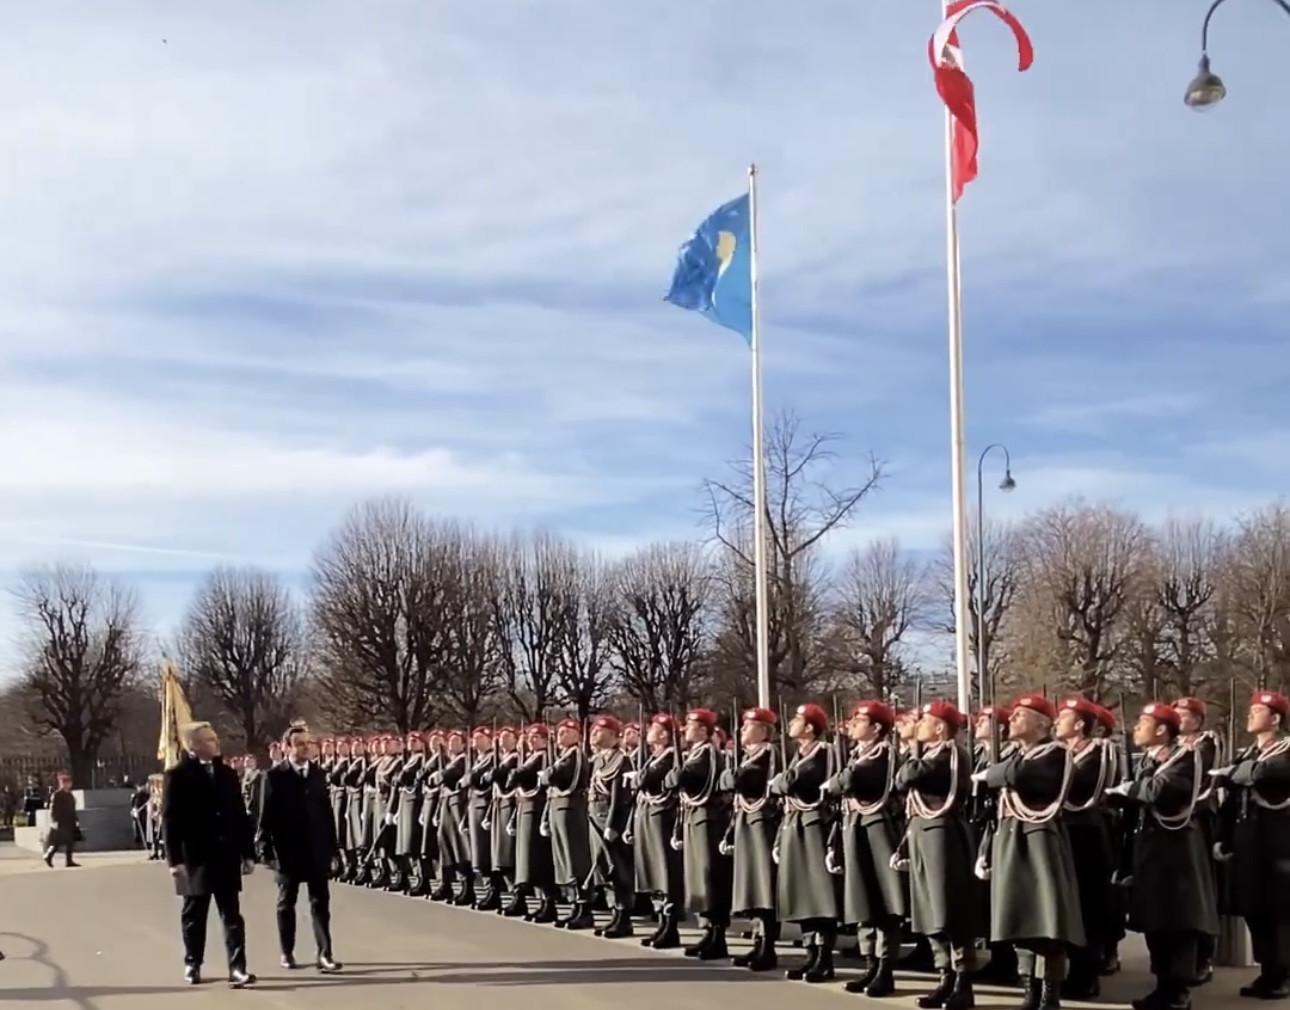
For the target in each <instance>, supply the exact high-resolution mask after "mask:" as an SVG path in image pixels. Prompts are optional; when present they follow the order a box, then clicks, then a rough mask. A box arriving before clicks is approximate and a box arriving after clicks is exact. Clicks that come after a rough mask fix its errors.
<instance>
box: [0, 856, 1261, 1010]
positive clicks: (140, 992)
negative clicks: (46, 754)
mask: <svg viewBox="0 0 1290 1010" xmlns="http://www.w3.org/2000/svg"><path fill="white" fill-rule="evenodd" d="M83 863H84V865H83V867H82V868H80V869H71V870H68V869H61V868H56V869H53V870H50V869H47V868H46V867H45V866H44V864H43V863H41V862H39V860H37V859H35V858H33V857H31V856H30V855H29V854H26V853H23V854H21V855H18V854H15V852H14V850H12V849H8V848H6V849H0V949H2V950H4V952H5V953H6V954H7V955H8V959H7V960H5V961H4V962H2V963H0V1007H17V1006H19V1005H25V1004H28V1003H30V1004H39V1005H40V1006H41V1007H42V1010H43V1008H48V1010H72V1008H75V1010H152V1008H158V1010H159V1008H161V1007H166V1008H168V1010H169V1008H171V1007H175V1006H184V1007H205V1008H211V1010H224V1008H226V1007H257V1008H272V1010H305V1008H308V1010H330V1008H338V1010H339V1008H341V1007H345V1008H351V1007H355V1006H358V1007H361V1008H362V1010H394V1008H403V1007H408V1008H412V1007H418V1008H422V1007H425V1006H426V1005H427V1004H433V1005H436V1006H438V1007H463V1008H465V1007H471V1008H472V1010H485V1008H484V1006H483V1005H484V1004H485V1003H489V1002H492V1001H500V1000H515V999H517V998H518V1000H519V1001H520V1002H521V1003H522V1005H523V1010H556V1008H559V1010H580V1008H582V1007H584V1006H585V1007H587V1008H591V1007H595V1008H597V1010H599V1008H603V1007H604V1006H605V1005H606V1004H608V1003H614V1002H616V1003H618V1004H619V1005H620V1006H622V1007H624V1008H625V1010H636V1008H637V1007H639V1008H640V1010H646V1008H649V1010H655V1008H657V1007H659V1006H664V1007H666V1008H667V1010H711V1008H712V1006H713V1005H714V1002H716V1001H720V1003H722V1004H724V1005H731V1006H738V1007H740V1010H780V1008H782V1007H783V1006H784V1005H785V1004H786V1003H791V1004H792V1006H793V1010H830V1008H832V1010H838V1008H839V1007H845V1006H846V1005H847V1001H851V1002H852V1003H854V1001H856V1000H858V999H860V997H856V996H849V995H847V994H845V993H844V992H842V989H841V985H840V983H839V984H835V985H826V986H807V985H803V984H801V983H793V982H786V981H783V980H782V979H780V978H778V977H775V978H769V977H766V976H755V975H750V974H748V973H746V972H742V971H739V970H738V969H734V968H731V967H729V966H725V965H721V964H717V965H701V964H696V963H693V962H690V961H688V960H686V959H684V958H682V957H679V956H676V955H674V954H673V953H671V952H668V953H660V952H657V951H645V950H642V949H641V948H640V946H639V944H638V943H637V942H636V941H635V940H621V941H607V940H601V939H598V938H596V937H594V936H591V935H590V934H586V933H574V934H568V933H564V932H561V931H559V930H556V929H553V928H551V927H549V926H532V925H528V924H526V923H523V922H515V921H512V920H504V919H501V918H499V917H498V916H495V915H485V914H482V913H478V912H471V911H466V910H461V909H455V908H445V907H443V906H441V905H436V904H432V903H430V902H427V901H424V900H418V899H412V898H404V897H400V896H397V895H391V894H386V893H382V892H374V891H368V890H365V889H357V888H352V887H345V886H337V887H335V888H334V890H333V894H334V897H333V909H334V919H335V926H334V933H335V940H336V953H337V956H339V957H340V958H341V959H342V960H343V961H344V962H345V965H346V971H345V973H344V974H342V975H338V976H328V977H324V976H319V975H318V974H316V973H315V972H314V971H312V970H310V969H301V970H298V971H291V972H288V971H283V970H282V969H280V968H278V967H277V954H278V951H277V944H276V937H275V932H274V925H273V922H274V918H273V899H274V889H273V883H272V880H271V879H270V877H269V876H268V875H266V874H264V873H263V872H257V873H256V874H255V875H254V876H253V877H251V878H250V880H249V881H248V883H247V890H246V892H245V894H244V896H243V907H244V911H245V914H246V919H247V929H248V934H249V936H248V942H249V948H250V960H251V969H252V970H253V971H255V972H256V973H257V974H258V975H259V976H260V984H259V986H257V987H256V991H254V992H251V991H246V992H233V991H230V990H228V989H227V988H226V987H225V986H224V985H223V984H222V982H221V981H220V980H219V976H220V974H221V973H220V971H219V968H220V963H221V960H222V958H221V954H222V946H221V938H220V931H219V926H218V923H217V922H214V921H212V924H211V935H210V948H209V953H208V962H209V964H208V969H209V973H210V974H211V975H213V976H215V981H211V982H208V983H206V984H205V985H203V986H201V987H199V988H195V989H194V988H190V987H188V986H184V985H183V984H182V981H181V978H180V976H181V971H182V966H181V950H180V945H179V936H178V901H177V899H176V898H175V897H174V893H173V890H172V888H171V885H170V881H169V878H168V876H167V875H166V872H165V870H164V868H163V867H161V866H159V865H157V864H155V863H148V862H146V861H144V860H143V857H142V856H141V855H139V854H138V853H105V854H89V855H86V856H85V857H84V858H83ZM300 911H301V916H302V918H301V922H300V930H299V933H300V949H299V951H298V953H299V954H300V955H302V956H307V955H308V954H310V953H311V949H310V948H311V943H310V941H309V930H308V922H307V911H306V908H305V903H304V901H303V900H302V902H301V910H300ZM214 918H215V916H214V913H213V912H212V920H214ZM1124 953H1125V954H1126V955H1127V958H1126V961H1127V964H1126V968H1125V970H1124V971H1122V972H1121V973H1120V974H1119V975H1117V976H1115V977H1113V978H1111V979H1107V980H1105V982H1106V985H1105V988H1104V998H1103V1000H1102V1001H1101V1002H1100V1003H1098V1004H1095V1005H1096V1006H1104V1007H1106V1006H1110V1007H1117V1006H1119V1007H1123V1006H1126V1005H1127V1003H1128V1001H1129V999H1131V998H1133V997H1134V996H1137V995H1140V994H1142V993H1145V992H1146V991H1147V989H1148V988H1150V985H1149V980H1148V978H1147V976H1146V971H1145V959H1144V956H1143V953H1142V949H1141V945H1140V944H1138V943H1136V942H1131V943H1130V944H1128V945H1126V949H1125V951H1124ZM791 954H792V956H793V957H795V956H798V955H797V954H796V952H791ZM785 960H789V961H790V963H791V958H786V959H785ZM839 965H840V967H841V968H842V973H841V974H842V977H843V978H845V977H846V975H847V971H846V965H847V962H846V961H840V962H839ZM1251 975H1252V973H1251V972H1249V971H1246V970H1241V971H1235V970H1224V971H1221V972H1220V973H1219V978H1218V979H1216V980H1215V982H1214V983H1213V984H1212V985H1210V986H1208V987H1206V988H1205V989H1204V990H1202V991H1200V992H1198V993H1197V996H1196V1001H1195V1002H1196V1007H1197V1010H1202V1008H1205V1007H1215V1008H1221V1010H1226V1008H1228V1007H1235V1006H1237V1005H1238V1004H1246V1001H1244V1000H1239V999H1237V998H1236V995H1235V993H1236V989H1237V987H1238V986H1239V985H1241V984H1242V983H1243V982H1244V981H1245V980H1247V979H1248V978H1249V977H1250V976H1251ZM925 988H926V980H925V979H919V978H916V977H913V976H909V977H906V978H905V979H903V980H902V982H901V990H902V995H901V996H900V997H897V998H894V999H891V1000H882V1001H865V1002H866V1003H867V1004H868V1005H869V1006H870V1007H871V1008H873V1007H875V1005H876V1004H879V1003H880V1004H881V1005H886V1006H890V1007H900V1008H902V1010H908V1008H911V1007H913V1005H914V1003H913V1000H914V997H915V996H916V995H917V994H918V993H919V992H920V991H925ZM488 990H494V991H492V992H489V991H488ZM1018 998H1019V994H1018V993H1017V992H1016V991H1015V990H1014V991H1009V990H1001V989H985V990H983V991H980V992H979V996H978V1005H979V1006H981V1007H983V1008H986V1007H1008V1006H1012V1005H1015V1003H1016V1002H1017V1001H1018ZM176 1000H179V1001H180V1002H179V1003H176V1002H175V1001H176ZM1068 1006H1069V1007H1071V1010H1078V1007H1079V1006H1081V1005H1077V1004H1068Z"/></svg>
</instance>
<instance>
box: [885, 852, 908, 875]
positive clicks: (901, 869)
mask: <svg viewBox="0 0 1290 1010" xmlns="http://www.w3.org/2000/svg"><path fill="white" fill-rule="evenodd" d="M887 865H888V866H890V867H891V868H892V869H893V870H895V871H896V872H897V873H908V872H909V860H908V859H902V858H901V855H900V853H899V852H893V853H892V854H891V858H890V859H889V860H887Z"/></svg>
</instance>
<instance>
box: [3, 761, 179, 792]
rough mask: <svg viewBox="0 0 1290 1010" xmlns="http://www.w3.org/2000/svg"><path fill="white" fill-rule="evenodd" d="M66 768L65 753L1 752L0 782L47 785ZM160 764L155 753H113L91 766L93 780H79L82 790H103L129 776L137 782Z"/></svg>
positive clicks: (158, 768) (78, 784)
mask: <svg viewBox="0 0 1290 1010" xmlns="http://www.w3.org/2000/svg"><path fill="white" fill-rule="evenodd" d="M66 768H67V756H66V755H65V754H56V753H45V754H5V755H0V784H13V785H16V784H19V783H21V784H25V783H27V782H28V781H30V780H31V779H33V778H34V779H36V780H37V781H38V782H40V783H41V784H44V785H48V784H52V782H53V779H54V776H55V775H56V774H57V773H58V772H59V771H62V770H65V769H66ZM160 769H161V764H160V762H158V760H157V756H156V754H113V755H110V756H107V757H101V758H99V760H98V761H97V762H96V763H95V765H94V767H93V768H91V769H90V781H89V782H78V783H76V784H77V786H78V787H80V788H83V789H102V788H106V787H109V786H112V785H119V784H121V783H122V782H123V781H125V780H126V779H127V778H129V779H130V780H131V781H132V782H138V781H140V780H141V779H145V778H147V777H148V776H149V775H151V774H152V773H153V772H156V771H159V770H160Z"/></svg>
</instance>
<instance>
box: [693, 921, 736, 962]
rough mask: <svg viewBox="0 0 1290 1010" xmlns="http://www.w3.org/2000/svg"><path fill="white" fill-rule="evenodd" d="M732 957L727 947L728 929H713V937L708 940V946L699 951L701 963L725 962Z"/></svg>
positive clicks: (715, 927) (716, 927) (717, 927)
mask: <svg viewBox="0 0 1290 1010" xmlns="http://www.w3.org/2000/svg"><path fill="white" fill-rule="evenodd" d="M729 956H730V950H729V948H728V947H726V927H725V926H714V927H712V936H711V939H709V940H708V945H707V946H706V947H704V948H703V949H702V950H701V951H699V960H700V961H724V960H725V959H726V958H728V957H729Z"/></svg>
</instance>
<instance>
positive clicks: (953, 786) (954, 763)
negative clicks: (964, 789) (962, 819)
mask: <svg viewBox="0 0 1290 1010" xmlns="http://www.w3.org/2000/svg"><path fill="white" fill-rule="evenodd" d="M946 747H949V748H950V790H949V792H948V793H947V794H946V796H945V802H944V803H942V804H941V805H940V806H939V807H933V806H930V805H929V804H928V802H927V801H926V800H925V799H923V794H922V792H921V791H920V790H918V789H917V788H914V789H911V790H909V795H908V796H907V797H906V798H905V814H906V816H908V817H920V818H922V819H923V820H925V821H934V820H937V819H939V818H941V817H944V816H945V815H946V814H948V813H949V812H950V811H951V810H953V809H954V804H955V803H957V802H958V798H959V748H958V745H957V744H956V743H955V742H954V741H953V740H946V741H943V742H942V743H938V744H933V745H932V746H931V747H929V748H928V751H927V754H926V756H925V757H924V758H923V760H924V761H926V760H928V759H929V758H933V757H936V756H937V755H938V754H939V753H940V752H941V751H943V750H944V749H945V748H946Z"/></svg>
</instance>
